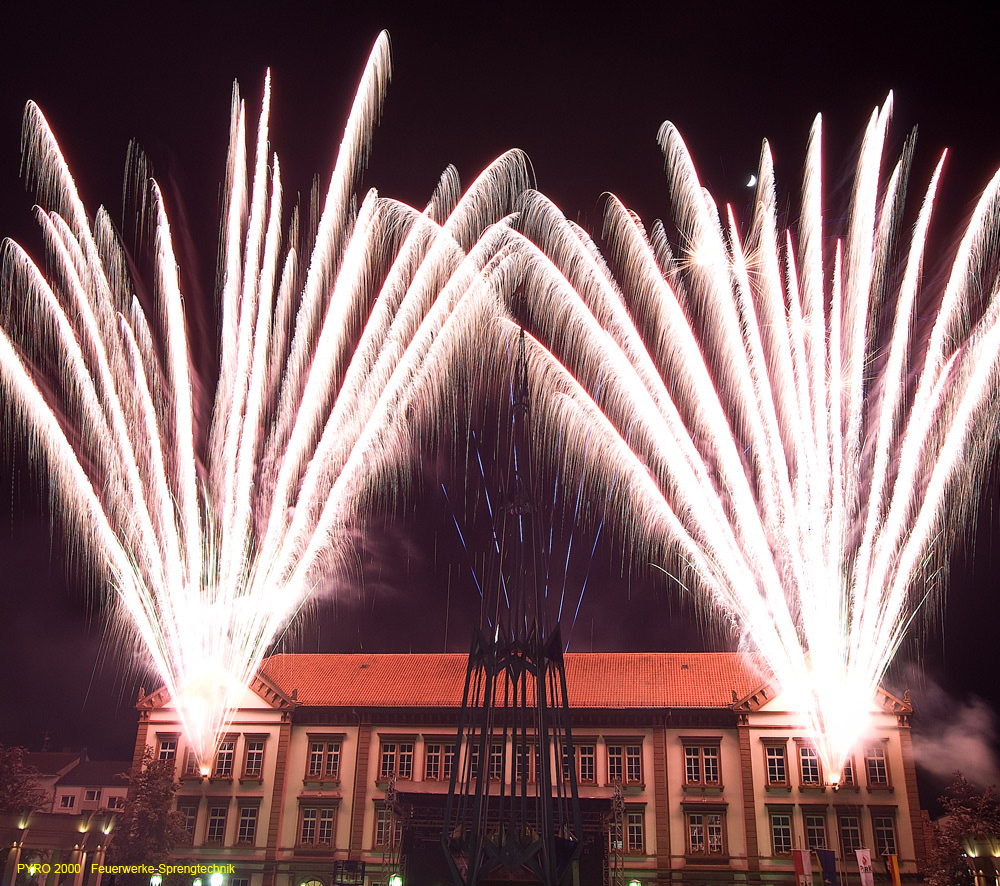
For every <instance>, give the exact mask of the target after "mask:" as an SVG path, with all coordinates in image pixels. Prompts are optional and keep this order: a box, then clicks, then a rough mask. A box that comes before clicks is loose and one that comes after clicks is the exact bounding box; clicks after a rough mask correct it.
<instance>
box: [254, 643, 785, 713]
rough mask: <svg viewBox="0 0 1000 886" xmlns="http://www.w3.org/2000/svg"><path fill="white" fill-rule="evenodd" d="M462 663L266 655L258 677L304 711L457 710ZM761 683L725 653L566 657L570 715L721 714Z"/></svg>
mask: <svg viewBox="0 0 1000 886" xmlns="http://www.w3.org/2000/svg"><path fill="white" fill-rule="evenodd" d="M467 662H468V656H466V655H460V654H445V653H438V654H434V653H369V654H337V653H332V654H303V655H273V656H271V657H270V658H268V659H266V660H265V661H264V664H263V665H262V666H261V673H262V674H263V675H264V676H265V677H267V678H268V679H269V680H270V681H271V682H273V683H274V684H275V685H276V686H277V687H278V688H279V689H281V690H282V691H283V692H284V693H285V694H287V695H292V693H293V692H296V698H297V699H298V702H299V703H300V704H303V705H313V706H329V707H458V706H459V705H461V703H462V691H463V688H464V685H465V669H466V663H467ZM765 682H766V680H765V679H763V678H762V677H761V676H760V675H759V674H757V673H756V672H755V671H754V670H753V668H752V666H751V665H750V664H749V663H748V662H746V661H745V660H744V659H743V657H742V656H740V655H738V654H736V653H729V652H699V653H688V652H598V653H589V652H576V653H568V654H567V655H566V683H567V692H568V695H569V703H570V705H571V706H573V707H577V708H611V709H615V708H671V707H679V708H706V707H708V708H723V707H729V706H730V705H731V704H732V703H733V693H735V694H736V696H738V697H743V696H745V695H747V694H749V693H750V692H752V691H754V690H755V689H758V688H759V687H760V686H761V685H762V684H763V683H765Z"/></svg>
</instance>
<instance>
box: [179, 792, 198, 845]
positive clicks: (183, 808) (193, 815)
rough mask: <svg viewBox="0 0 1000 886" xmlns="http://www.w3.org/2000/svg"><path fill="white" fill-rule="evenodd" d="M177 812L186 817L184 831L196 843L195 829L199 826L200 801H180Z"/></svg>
mask: <svg viewBox="0 0 1000 886" xmlns="http://www.w3.org/2000/svg"><path fill="white" fill-rule="evenodd" d="M177 811H178V812H179V813H180V814H181V815H182V816H184V830H185V831H187V835H188V837H189V838H190V839H191V841H192V842H193V841H194V829H195V827H196V826H197V824H198V800H196V799H194V798H191V799H186V798H185V799H179V800H178V801H177Z"/></svg>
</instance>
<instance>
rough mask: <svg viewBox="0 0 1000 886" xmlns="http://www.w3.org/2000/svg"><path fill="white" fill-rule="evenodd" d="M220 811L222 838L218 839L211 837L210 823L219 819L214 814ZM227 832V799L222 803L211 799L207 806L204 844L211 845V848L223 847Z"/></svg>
mask: <svg viewBox="0 0 1000 886" xmlns="http://www.w3.org/2000/svg"><path fill="white" fill-rule="evenodd" d="M220 809H221V810H222V816H221V818H222V836H220V837H219V838H218V839H216V838H214V837H213V836H212V822H213V821H218V820H219V817H218V816H217V815H216V814H215V813H216V812H217V811H218V810H220ZM228 830H229V800H228V798H227V799H226V801H225V802H224V803H220V802H219V801H218V800H217V799H216V798H214V797H213V798H211V801H210V802H209V806H208V823H207V824H206V825H205V844H206V845H208V844H211V845H213V846H223V845H225V842H226V831H228Z"/></svg>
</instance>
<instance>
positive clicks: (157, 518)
mask: <svg viewBox="0 0 1000 886" xmlns="http://www.w3.org/2000/svg"><path fill="white" fill-rule="evenodd" d="M388 68H389V57H388V39H387V37H386V36H385V35H382V36H381V37H380V38H379V39H378V41H377V42H376V44H375V47H374V49H373V51H372V54H371V57H370V59H369V61H368V65H367V68H366V70H365V73H364V76H363V79H362V82H361V85H360V87H359V90H358V93H357V97H356V99H355V102H354V106H353V108H352V111H351V114H350V118H349V120H348V123H347V127H346V131H345V135H344V140H343V142H342V144H341V147H340V152H339V155H338V158H337V163H336V167H335V169H334V171H333V175H332V180H331V183H330V187H329V190H328V192H327V196H326V201H325V205H324V206H323V207H322V213H321V216H320V218H319V223H318V227H317V232H316V235H315V240H314V241H313V242H312V243H309V244H306V246H307V247H308V248H309V252H308V253H306V252H303V251H301V250H300V245H299V239H300V233H299V227H300V225H299V221H298V214H297V212H296V213H293V215H292V220H291V223H290V224H289V225H288V230H287V234H286V236H285V237H284V243H282V240H283V238H282V236H281V228H282V214H281V175H280V168H279V164H278V159H277V157H269V155H268V92H269V80H268V83H266V84H265V96H264V102H263V110H262V113H261V118H260V123H259V127H258V133H257V142H256V151H255V156H254V157H253V164H254V165H253V172H252V175H251V174H249V172H248V165H247V160H248V157H247V150H246V132H245V130H246V114H245V110H244V107H243V104H242V102H241V101H240V100H239V97H238V96H235V97H234V102H233V113H232V125H231V143H230V149H229V162H228V169H227V180H226V188H225V193H226V214H225V218H224V221H223V245H222V254H221V257H220V268H221V270H220V279H219V286H218V289H219V292H220V293H221V303H222V313H221V321H222V322H221V345H220V369H219V378H218V382H217V385H216V388H215V396H214V408H213V410H212V418H211V424H210V427H209V428H208V429H207V433H204V434H203V433H201V432H200V431H199V428H198V421H197V417H196V416H197V415H198V414H200V413H199V411H198V409H197V407H196V400H197V398H196V396H195V391H196V390H202V389H203V388H204V387H206V386H203V385H201V384H199V383H198V380H197V379H196V378H195V377H194V376H193V374H192V370H191V353H190V349H189V344H188V339H187V331H186V326H185V316H184V308H183V303H182V293H181V286H180V280H179V276H178V271H177V267H176V264H175V259H174V250H173V246H172V242H171V232H170V225H169V222H168V217H167V211H166V206H165V204H164V201H163V199H162V197H161V195H160V192H159V189H158V188H157V187H156V185H155V183H150V185H149V187H150V191H151V194H152V205H153V216H154V227H155V258H154V260H155V267H156V287H155V289H156V296H155V306H154V310H153V311H152V312H149V311H148V309H147V308H145V307H144V306H143V305H142V304H141V303H140V300H139V298H137V297H136V287H135V286H134V284H133V282H132V279H131V278H130V276H129V273H128V270H127V269H128V267H129V265H128V262H127V260H126V257H125V253H124V251H123V249H122V247H121V246H120V244H119V242H118V239H117V237H116V235H115V233H114V231H113V228H112V225H111V222H110V220H109V218H108V216H107V214H106V213H105V211H104V210H100V211H99V212H98V213H97V216H96V219H95V221H94V223H93V225H91V223H90V222H89V220H88V218H87V216H86V213H85V211H84V208H83V206H82V204H81V202H80V200H79V197H78V195H77V191H76V187H75V185H74V182H73V179H72V177H71V176H70V173H69V170H68V169H67V167H66V164H65V162H64V160H63V158H62V154H61V152H60V150H59V146H58V145H57V144H56V142H55V140H54V138H53V136H52V133H51V132H50V130H49V128H48V126H47V124H46V122H45V120H44V118H43V117H42V114H41V112H40V111H39V110H38V108H37V107H35V106H33V105H29V107H28V109H27V112H26V117H25V146H26V147H25V151H26V160H27V163H28V166H29V169H30V170H31V172H32V174H33V176H34V177H35V179H36V180H37V182H38V185H39V191H40V198H39V201H40V203H42V204H43V205H46V206H47V207H48V211H42V210H40V211H39V213H38V220H39V223H40V225H41V227H42V231H43V234H44V237H45V242H46V245H47V250H48V267H49V269H50V270H49V271H48V272H47V273H45V274H43V273H42V271H41V270H39V268H38V267H37V266H36V264H35V263H34V262H33V261H32V260H31V259H30V258H29V257H28V255H27V254H26V253H25V252H24V251H23V250H22V249H21V248H20V247H19V246H17V245H16V244H13V243H10V242H7V243H5V246H4V258H3V262H4V273H3V292H4V300H5V306H4V313H3V317H2V323H3V326H2V329H0V380H2V386H3V391H4V394H5V396H6V397H7V398H8V399H9V400H10V402H11V403H12V404H13V406H14V414H15V416H16V417H17V419H18V421H19V422H20V423H21V426H22V427H23V429H24V430H25V432H26V435H27V436H28V438H29V439H30V445H31V447H32V450H33V451H34V452H35V453H37V454H39V455H40V456H41V457H42V458H44V460H45V464H46V467H47V469H48V471H49V473H50V475H51V477H52V486H53V488H54V489H55V490H56V492H57V494H58V499H59V504H60V513H61V515H62V516H63V518H64V519H65V521H66V522H67V523H68V524H70V526H71V527H72V528H73V529H74V530H75V532H76V533H78V535H79V537H80V538H81V539H82V540H83V541H84V543H85V544H86V549H87V551H88V553H89V555H90V557H91V558H92V559H93V561H94V562H95V563H97V564H98V565H99V566H100V567H102V568H104V569H106V570H107V573H108V575H109V577H110V584H111V587H112V588H113V589H114V592H115V594H116V595H117V597H118V599H119V601H120V605H121V610H122V612H123V617H124V618H125V619H126V621H128V622H130V623H131V625H132V626H133V628H134V630H135V631H137V632H138V634H139V636H140V637H141V639H142V642H143V645H144V647H145V650H146V651H147V653H148V655H149V657H150V659H151V660H152V662H153V664H154V665H155V667H156V668H157V669H158V671H159V673H160V674H161V675H162V678H163V680H164V681H165V683H166V685H167V687H168V689H169V691H170V693H171V695H172V696H173V698H174V701H175V703H176V705H177V708H178V710H179V713H180V716H181V717H182V719H183V723H184V730H185V733H186V735H187V737H188V739H189V741H190V742H191V744H192V747H193V749H194V750H195V753H196V754H197V756H198V758H199V760H200V761H202V763H204V762H205V761H207V760H209V759H210V758H211V755H212V753H213V750H214V747H215V746H216V744H217V740H218V736H219V735H220V734H221V733H222V732H224V731H225V728H226V724H227V718H228V717H229V716H230V711H231V710H232V708H233V706H234V705H235V704H238V703H239V699H240V697H241V693H242V692H243V691H244V687H245V686H246V685H248V682H249V680H250V678H251V676H252V675H253V674H254V672H255V671H256V669H257V667H258V665H259V663H260V661H261V659H262V657H263V655H264V654H265V652H266V650H267V647H268V645H269V644H270V643H271V642H272V641H273V639H274V637H275V636H276V633H277V631H278V630H279V629H280V628H281V627H282V626H283V625H284V624H285V623H286V622H287V620H288V618H289V617H290V616H291V614H293V613H294V612H295V611H296V610H297V609H298V608H299V607H300V606H301V605H302V603H303V601H304V599H305V598H306V596H307V595H308V593H309V592H310V591H311V590H312V589H313V588H314V587H315V586H316V585H317V583H318V582H320V581H321V580H322V579H323V577H324V576H327V575H329V574H330V573H331V572H332V571H333V570H335V569H337V568H338V566H339V565H340V563H341V562H342V558H343V555H344V553H345V548H346V534H345V533H344V532H343V529H344V527H345V524H347V523H348V521H349V520H350V519H351V517H352V516H353V515H354V513H355V511H356V510H357V509H358V508H359V507H364V505H365V503H366V502H367V501H370V500H371V498H372V497H373V495H374V494H375V492H376V491H377V490H378V489H379V488H381V487H380V484H382V485H383V486H384V484H386V483H390V484H396V486H398V485H401V484H403V483H405V472H406V470H407V467H408V465H409V461H410V452H411V450H412V443H411V433H412V430H413V426H414V425H417V424H418V422H419V419H420V418H421V417H425V418H433V404H434V403H435V402H437V391H436V389H437V387H438V385H439V381H440V380H442V379H446V378H448V376H449V361H450V360H454V359H458V355H460V354H461V353H462V352H463V351H466V352H468V351H469V350H470V345H469V337H470V336H472V335H473V334H474V333H473V327H474V326H475V325H476V324H477V323H479V322H480V318H481V316H482V314H483V312H482V310H481V309H480V307H479V304H478V303H479V302H480V301H481V300H482V299H483V298H484V296H485V297H488V296H487V295H486V293H485V291H484V287H486V286H487V285H488V284H487V276H486V275H484V274H482V273H481V272H482V271H483V269H484V267H485V266H486V264H487V262H488V261H489V260H490V258H491V257H492V256H494V255H495V254H496V252H497V248H498V247H497V243H496V240H497V238H499V237H502V236H505V231H506V230H507V229H506V228H505V227H504V226H494V227H490V225H492V224H493V223H494V222H496V221H497V220H498V219H499V218H500V217H501V216H502V215H503V213H505V212H508V211H509V210H510V207H511V205H512V202H513V200H514V199H515V198H516V197H517V195H518V194H520V193H521V192H523V190H524V188H525V187H526V182H527V168H526V163H525V161H524V158H523V157H522V156H521V155H520V154H517V153H516V152H515V153H511V154H508V155H505V156H504V157H501V158H500V159H499V160H498V161H496V163H495V164H493V166H491V167H490V168H489V169H488V170H487V171H486V172H484V173H483V175H482V176H481V177H480V178H479V180H477V182H476V183H475V184H474V185H473V186H472V188H471V189H470V190H469V192H468V193H467V194H465V196H461V197H460V192H459V189H458V181H457V176H456V175H455V174H454V171H453V170H449V171H448V172H446V173H445V175H444V176H442V179H441V183H440V185H439V187H438V190H437V192H436V193H435V195H434V198H433V200H432V201H431V204H430V205H429V206H428V208H427V210H426V211H425V212H423V213H421V212H418V211H417V210H414V209H411V208H410V207H408V206H404V205H401V204H399V203H396V202H394V201H390V200H387V199H383V198H380V197H379V196H378V195H377V194H376V193H375V192H374V191H373V192H371V193H369V194H368V195H367V197H366V198H365V199H364V200H363V202H362V203H361V205H360V208H355V204H354V196H353V195H354V190H355V185H356V179H357V175H358V173H359V170H360V167H361V166H362V164H363V160H364V157H365V155H366V152H367V147H368V142H369V138H370V135H371V131H372V129H373V127H374V124H375V121H376V119H377V117H378V113H379V108H380V104H381V100H382V95H383V91H384V88H385V85H386V82H387V79H388ZM207 387H210V385H208V386H207ZM401 414H405V415H406V417H407V421H406V422H403V421H399V420H397V418H396V416H398V415H401ZM393 488H395V487H393Z"/></svg>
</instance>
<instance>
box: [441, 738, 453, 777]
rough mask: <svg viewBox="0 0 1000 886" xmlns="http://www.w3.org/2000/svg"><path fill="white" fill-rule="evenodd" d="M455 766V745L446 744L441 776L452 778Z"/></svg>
mask: <svg viewBox="0 0 1000 886" xmlns="http://www.w3.org/2000/svg"><path fill="white" fill-rule="evenodd" d="M454 768H455V745H453V744H446V745H445V746H444V758H443V759H442V761H441V778H447V779H451V773H452V770H453V769H454Z"/></svg>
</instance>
